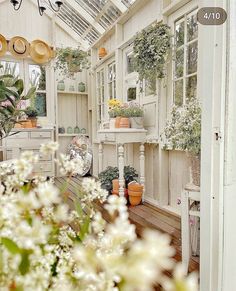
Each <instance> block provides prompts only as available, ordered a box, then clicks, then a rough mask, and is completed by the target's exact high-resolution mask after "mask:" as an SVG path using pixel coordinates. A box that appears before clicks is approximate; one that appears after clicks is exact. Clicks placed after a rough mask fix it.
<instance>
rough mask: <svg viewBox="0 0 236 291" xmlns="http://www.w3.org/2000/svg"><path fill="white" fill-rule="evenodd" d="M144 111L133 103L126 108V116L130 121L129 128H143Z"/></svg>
mask: <svg viewBox="0 0 236 291" xmlns="http://www.w3.org/2000/svg"><path fill="white" fill-rule="evenodd" d="M143 115H144V110H143V107H142V106H141V105H139V104H138V103H135V102H133V101H131V102H129V104H128V107H127V108H126V116H127V117H129V119H130V125H131V128H143Z"/></svg>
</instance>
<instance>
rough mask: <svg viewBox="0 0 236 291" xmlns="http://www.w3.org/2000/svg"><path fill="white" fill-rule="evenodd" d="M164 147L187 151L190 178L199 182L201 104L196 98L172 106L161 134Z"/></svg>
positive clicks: (196, 182)
mask: <svg viewBox="0 0 236 291" xmlns="http://www.w3.org/2000/svg"><path fill="white" fill-rule="evenodd" d="M161 140H162V142H163V148H164V149H178V150H184V151H186V152H187V153H189V157H190V160H191V161H190V162H191V166H192V167H191V168H192V173H191V174H192V179H193V183H194V184H195V185H197V186H198V185H199V184H200V177H199V175H198V174H199V173H200V153H201V106H200V103H199V101H198V100H197V99H192V100H189V101H188V103H186V105H184V106H183V107H182V108H180V107H177V106H173V108H172V110H171V114H170V119H169V120H168V121H167V123H166V126H165V129H164V132H163V133H162V135H161Z"/></svg>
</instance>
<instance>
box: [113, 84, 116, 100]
mask: <svg viewBox="0 0 236 291" xmlns="http://www.w3.org/2000/svg"><path fill="white" fill-rule="evenodd" d="M113 84H114V96H113V97H114V98H116V81H114V83H113Z"/></svg>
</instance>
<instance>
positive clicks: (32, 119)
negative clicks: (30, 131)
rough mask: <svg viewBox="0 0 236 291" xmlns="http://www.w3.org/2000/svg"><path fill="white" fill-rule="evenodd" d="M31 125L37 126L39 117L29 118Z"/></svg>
mask: <svg viewBox="0 0 236 291" xmlns="http://www.w3.org/2000/svg"><path fill="white" fill-rule="evenodd" d="M29 120H30V122H31V127H37V118H29Z"/></svg>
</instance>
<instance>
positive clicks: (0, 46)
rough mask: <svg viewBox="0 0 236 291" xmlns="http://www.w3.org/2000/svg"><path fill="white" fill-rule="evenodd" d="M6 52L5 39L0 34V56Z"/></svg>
mask: <svg viewBox="0 0 236 291" xmlns="http://www.w3.org/2000/svg"><path fill="white" fill-rule="evenodd" d="M6 52H7V40H6V39H5V37H4V36H3V35H1V34H0V57H1V56H4V55H5V53H6Z"/></svg>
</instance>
